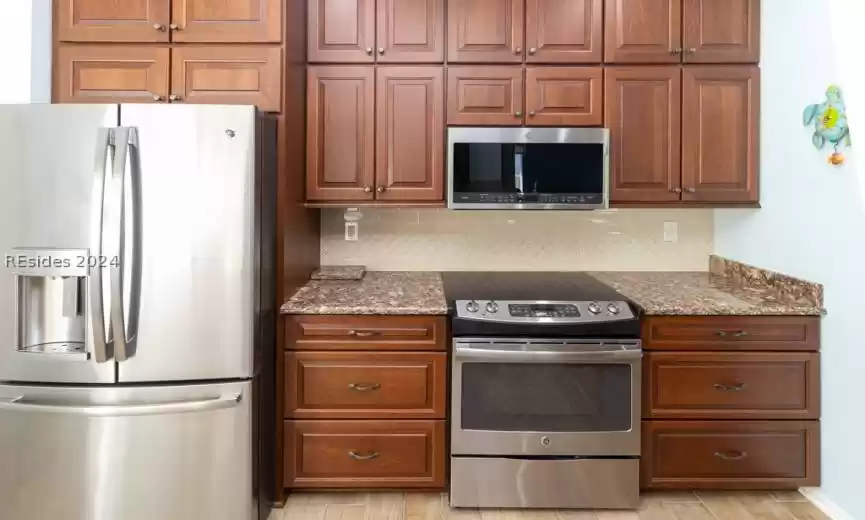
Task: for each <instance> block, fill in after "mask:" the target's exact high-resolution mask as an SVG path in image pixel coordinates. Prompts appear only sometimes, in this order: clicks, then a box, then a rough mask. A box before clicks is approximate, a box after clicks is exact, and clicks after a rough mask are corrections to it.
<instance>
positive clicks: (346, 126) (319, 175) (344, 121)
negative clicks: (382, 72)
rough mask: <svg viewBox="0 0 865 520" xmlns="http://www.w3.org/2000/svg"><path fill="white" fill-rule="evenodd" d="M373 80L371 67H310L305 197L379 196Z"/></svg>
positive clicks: (320, 198)
mask: <svg viewBox="0 0 865 520" xmlns="http://www.w3.org/2000/svg"><path fill="white" fill-rule="evenodd" d="M374 83H375V71H374V70H373V68H372V67H348V66H346V67H337V66H332V67H327V66H321V67H309V68H308V69H307V92H306V96H307V103H306V111H307V114H306V173H307V177H306V196H307V199H309V200H312V201H332V200H372V199H373V197H374V196H375V193H374V190H373V184H374V183H375V169H374V164H375V163H374V161H375V157H374V153H375V147H374V146H373V142H374V141H373V140H374V138H375V110H374V108H373V103H374V102H375V85H374Z"/></svg>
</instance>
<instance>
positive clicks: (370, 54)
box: [366, 47, 372, 56]
mask: <svg viewBox="0 0 865 520" xmlns="http://www.w3.org/2000/svg"><path fill="white" fill-rule="evenodd" d="M366 53H367V55H368V56H372V47H367V48H366Z"/></svg>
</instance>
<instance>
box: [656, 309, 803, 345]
mask: <svg viewBox="0 0 865 520" xmlns="http://www.w3.org/2000/svg"><path fill="white" fill-rule="evenodd" d="M819 345H820V318H819V317H800V316H675V317H669V316H654V317H649V318H647V319H645V320H644V321H643V348H644V349H646V350H805V351H817V350H819Z"/></svg>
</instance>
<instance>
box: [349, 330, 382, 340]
mask: <svg viewBox="0 0 865 520" xmlns="http://www.w3.org/2000/svg"><path fill="white" fill-rule="evenodd" d="M376 334H378V332H375V331H371V330H370V331H359V330H350V331H348V335H349V336H356V337H358V338H369V337H372V336H375V335H376Z"/></svg>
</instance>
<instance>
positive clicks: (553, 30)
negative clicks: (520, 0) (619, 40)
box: [526, 0, 604, 63]
mask: <svg viewBox="0 0 865 520" xmlns="http://www.w3.org/2000/svg"><path fill="white" fill-rule="evenodd" d="M603 31H604V2H603V0H526V61H527V62H529V63H600V62H601V61H603V56H604V52H603V45H602V42H603Z"/></svg>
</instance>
